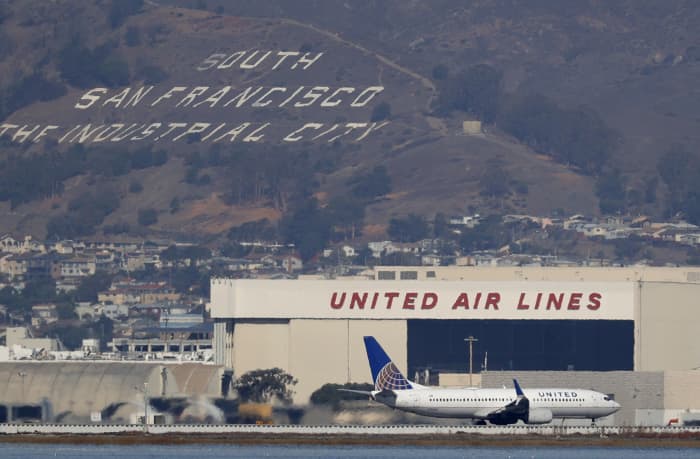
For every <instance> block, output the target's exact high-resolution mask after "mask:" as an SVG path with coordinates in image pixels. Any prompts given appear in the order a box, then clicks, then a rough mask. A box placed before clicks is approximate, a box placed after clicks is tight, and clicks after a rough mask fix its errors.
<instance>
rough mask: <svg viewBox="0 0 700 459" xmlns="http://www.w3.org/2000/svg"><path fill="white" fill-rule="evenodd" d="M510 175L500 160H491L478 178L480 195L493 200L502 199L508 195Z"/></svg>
mask: <svg viewBox="0 0 700 459" xmlns="http://www.w3.org/2000/svg"><path fill="white" fill-rule="evenodd" d="M510 181H511V178H510V174H509V173H508V171H507V170H506V169H505V168H504V167H503V161H501V160H500V159H491V160H489V161H488V162H487V163H486V169H485V170H484V172H483V174H481V177H480V178H479V187H480V188H481V194H482V195H485V196H489V197H493V198H502V197H504V196H507V195H508V194H510Z"/></svg>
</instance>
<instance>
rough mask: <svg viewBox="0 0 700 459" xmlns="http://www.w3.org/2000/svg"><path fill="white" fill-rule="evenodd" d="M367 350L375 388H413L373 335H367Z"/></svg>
mask: <svg viewBox="0 0 700 459" xmlns="http://www.w3.org/2000/svg"><path fill="white" fill-rule="evenodd" d="M364 339H365V350H366V351H367V359H368V360H369V367H370V369H371V370H372V381H374V389H375V390H378V391H382V390H386V389H388V390H405V389H412V388H413V386H412V384H411V382H410V381H409V380H408V379H406V377H405V376H404V375H403V374H401V372H400V371H399V369H398V368H397V367H396V365H394V362H392V361H391V359H390V358H389V356H388V355H387V354H386V352H384V349H382V346H380V345H379V343H378V342H377V340H376V339H374V337H373V336H365V338H364Z"/></svg>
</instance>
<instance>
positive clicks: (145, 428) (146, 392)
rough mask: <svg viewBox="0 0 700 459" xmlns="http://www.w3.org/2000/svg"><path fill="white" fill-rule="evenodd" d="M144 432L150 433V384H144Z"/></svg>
mask: <svg viewBox="0 0 700 459" xmlns="http://www.w3.org/2000/svg"><path fill="white" fill-rule="evenodd" d="M143 430H144V431H146V432H148V383H147V382H145V383H143Z"/></svg>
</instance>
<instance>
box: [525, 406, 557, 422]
mask: <svg viewBox="0 0 700 459" xmlns="http://www.w3.org/2000/svg"><path fill="white" fill-rule="evenodd" d="M525 422H527V423H528V424H547V423H549V422H552V412H551V411H550V410H548V409H547V408H533V409H531V410H529V411H528V413H527V420H526V421H525Z"/></svg>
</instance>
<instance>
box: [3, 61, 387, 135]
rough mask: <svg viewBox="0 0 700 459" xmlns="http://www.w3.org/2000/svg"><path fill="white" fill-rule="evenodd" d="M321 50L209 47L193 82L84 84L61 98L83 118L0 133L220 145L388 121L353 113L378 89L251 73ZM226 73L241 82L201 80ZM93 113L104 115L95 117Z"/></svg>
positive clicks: (289, 69)
mask: <svg viewBox="0 0 700 459" xmlns="http://www.w3.org/2000/svg"><path fill="white" fill-rule="evenodd" d="M324 54H325V53H324V52H301V51H288V50H264V49H250V50H238V51H231V52H214V53H211V54H209V55H207V56H204V57H203V58H202V59H201V60H200V61H199V62H197V63H194V64H193V65H194V68H195V69H196V74H197V75H198V76H200V78H201V80H200V81H197V82H196V84H189V85H186V84H177V85H162V86H156V85H141V86H134V87H123V88H107V87H95V88H90V89H87V90H86V91H84V92H82V93H81V94H79V95H77V96H68V97H72V98H73V100H72V108H73V110H74V111H75V114H77V115H80V116H78V117H79V118H84V119H86V120H88V121H86V122H83V123H77V124H73V125H62V124H59V123H44V124H41V123H26V122H25V123H22V122H13V121H7V122H5V123H2V124H0V138H6V139H9V140H11V141H12V142H15V143H18V144H31V143H37V142H40V141H43V140H46V139H48V138H53V139H54V140H55V141H56V142H57V143H58V144H59V145H66V144H68V145H70V144H96V145H98V144H101V145H107V144H115V143H127V142H140V141H149V142H158V143H161V144H163V143H166V142H167V143H169V144H172V143H173V142H183V143H184V142H191V141H192V140H193V139H196V140H197V141H199V142H205V143H221V144H226V143H229V144H230V143H233V142H243V143H258V142H266V141H272V142H276V143H288V144H291V143H296V142H302V141H303V142H317V143H326V144H329V143H333V142H336V141H350V142H362V141H363V140H365V139H367V138H368V137H370V136H372V135H374V134H375V133H376V132H377V131H378V130H380V129H382V128H384V127H385V126H386V125H387V124H388V122H387V121H370V120H368V119H363V116H364V117H365V118H368V117H369V116H368V115H367V112H366V110H365V111H364V113H365V114H364V115H357V113H358V111H361V110H362V109H365V108H370V107H372V104H373V103H374V102H376V101H377V98H378V97H379V96H381V95H382V93H383V92H384V86H382V85H377V84H368V85H337V84H336V85H333V84H326V83H324V82H314V81H309V82H308V83H307V82H304V83H303V84H294V85H292V84H289V85H285V84H279V83H278V84H272V85H269V84H265V83H264V82H262V81H261V80H260V77H259V76H258V75H260V74H263V75H268V76H270V77H272V76H274V78H275V81H278V82H279V81H284V80H285V78H284V76H285V74H287V75H292V74H299V73H301V74H304V73H305V72H308V71H309V69H310V68H312V67H314V66H319V65H323V57H324ZM234 71H235V72H241V73H242V74H243V75H244V76H246V77H247V78H245V79H244V81H247V83H245V84H237V85H234V84H221V83H219V84H214V83H207V82H206V81H207V80H211V81H216V82H221V81H222V80H223V81H225V80H226V79H227V78H226V76H227V74H229V73H230V72H234ZM308 79H309V80H311V79H310V78H308ZM296 80H298V78H296ZM268 109H278V110H285V111H288V112H290V113H292V114H293V115H291V116H292V118H293V119H295V120H298V121H295V122H294V123H293V124H292V125H289V124H284V125H283V124H282V122H281V121H280V120H279V119H277V120H275V119H267V117H266V116H265V115H264V114H258V113H255V112H256V111H261V110H268ZM310 109H314V115H307V113H308V111H309V110H310ZM242 111H244V112H242ZM331 112H332V113H331ZM105 113H108V114H109V116H105ZM143 113H150V114H149V116H148V117H149V118H153V117H154V114H156V113H158V114H160V115H159V116H156V119H149V120H138V119H136V118H138V117H139V116H143ZM139 114H140V115H139ZM319 114H320V115H319ZM341 115H342V116H341ZM100 118H110V120H109V121H107V120H106V119H103V120H102V121H100ZM115 118H116V119H118V120H119V121H115V120H114V119H115ZM158 118H161V119H158ZM178 118H179V119H178ZM341 118H342V119H343V121H340V119H341ZM185 119H187V121H185ZM122 120H130V121H128V122H127V121H122ZM329 120H333V121H329ZM276 123H277V124H278V126H275V124H276ZM275 127H277V129H275Z"/></svg>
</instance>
